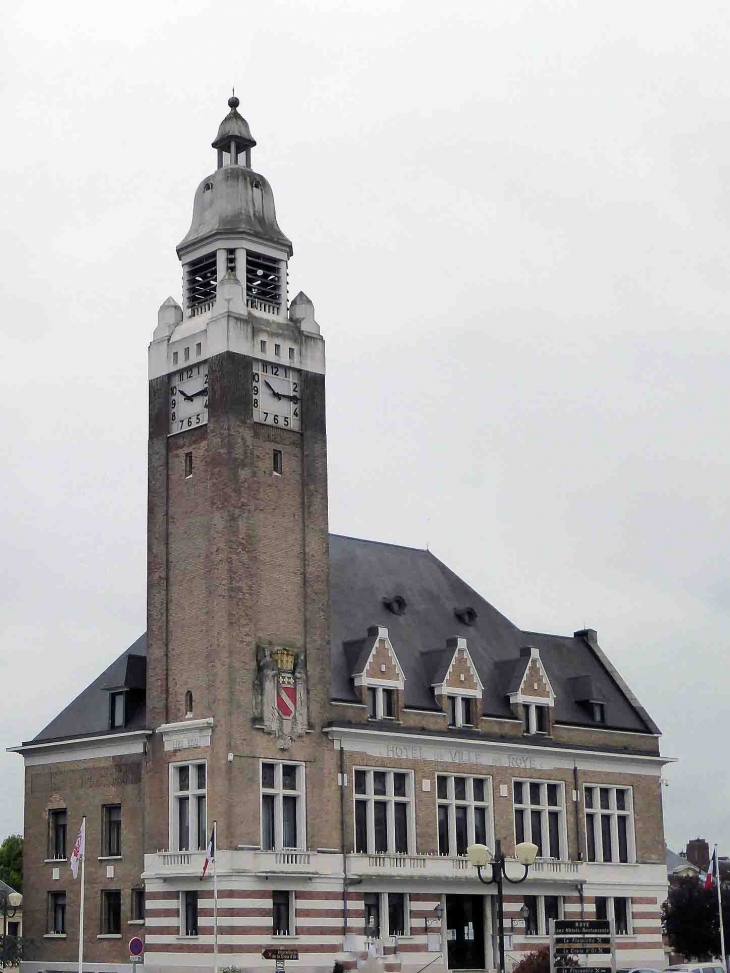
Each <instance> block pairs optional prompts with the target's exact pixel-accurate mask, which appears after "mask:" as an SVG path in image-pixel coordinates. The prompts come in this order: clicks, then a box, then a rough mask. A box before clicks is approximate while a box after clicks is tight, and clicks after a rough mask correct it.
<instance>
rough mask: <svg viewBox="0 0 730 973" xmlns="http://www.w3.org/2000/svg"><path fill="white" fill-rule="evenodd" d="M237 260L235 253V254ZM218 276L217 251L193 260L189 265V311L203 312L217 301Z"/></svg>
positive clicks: (190, 312)
mask: <svg viewBox="0 0 730 973" xmlns="http://www.w3.org/2000/svg"><path fill="white" fill-rule="evenodd" d="M234 260H235V255H234ZM216 277H217V263H216V253H215V250H214V251H213V253H208V254H206V255H205V256H204V257H198V259H197V260H191V261H190V263H189V264H188V266H187V274H186V278H187V293H186V304H187V307H188V313H189V314H191V315H193V314H201V313H202V311H203V310H207V308H208V306H209V305H210V304H212V303H213V301H215V289H216Z"/></svg>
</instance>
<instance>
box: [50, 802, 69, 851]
mask: <svg viewBox="0 0 730 973" xmlns="http://www.w3.org/2000/svg"><path fill="white" fill-rule="evenodd" d="M67 821H68V816H67V811H66V808H58V809H56V810H53V811H49V812H48V857H49V858H57V859H61V858H65V857H66V827H67Z"/></svg>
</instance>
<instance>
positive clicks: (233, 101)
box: [228, 88, 241, 108]
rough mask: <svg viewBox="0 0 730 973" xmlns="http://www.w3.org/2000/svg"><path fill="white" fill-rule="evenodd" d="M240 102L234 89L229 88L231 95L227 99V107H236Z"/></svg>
mask: <svg viewBox="0 0 730 973" xmlns="http://www.w3.org/2000/svg"><path fill="white" fill-rule="evenodd" d="M240 104H241V102H240V101H239V100H238V98H236V89H235V88H231V97H230V98H229V99H228V107H229V108H238V106H239V105H240Z"/></svg>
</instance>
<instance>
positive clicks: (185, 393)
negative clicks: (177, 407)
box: [178, 387, 193, 402]
mask: <svg viewBox="0 0 730 973" xmlns="http://www.w3.org/2000/svg"><path fill="white" fill-rule="evenodd" d="M178 392H179V393H180V395H182V397H183V398H184V399H185V400H186V402H192V401H193V397H192V395H188V393H187V392H183V390H182V389H181V388H179V387H178Z"/></svg>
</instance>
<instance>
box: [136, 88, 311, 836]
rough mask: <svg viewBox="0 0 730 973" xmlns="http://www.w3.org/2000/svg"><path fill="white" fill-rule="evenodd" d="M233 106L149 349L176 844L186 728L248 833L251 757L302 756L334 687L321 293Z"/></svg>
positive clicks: (225, 805) (160, 703) (154, 831)
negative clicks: (299, 262) (305, 272)
mask: <svg viewBox="0 0 730 973" xmlns="http://www.w3.org/2000/svg"><path fill="white" fill-rule="evenodd" d="M228 105H229V107H230V111H229V113H228V115H226V117H225V118H224V120H223V121H222V122H221V125H220V127H219V130H218V135H217V137H216V139H215V141H214V142H213V148H214V149H215V150H216V154H217V168H216V170H215V172H213V173H212V174H211V175H209V176H206V178H205V179H204V180H203V181H202V182H201V183H200V185H199V186H198V188H197V190H196V193H195V199H194V203H193V218H192V224H191V226H190V229H189V231H188V233H187V235H186V236H185V237H184V239H183V240H182V242H181V243H180V244H179V245H178V247H177V253H178V256H179V258H180V262H181V264H182V268H183V300H182V305H180V304H178V303H177V302H176V301H175V300H173V299H172V298H168V300H167V301H165V303H164V304H163V305H162V307H161V308H160V311H159V317H158V325H157V328H156V329H155V332H154V336H153V340H152V342H151V344H150V348H149V406H150V412H149V509H148V607H147V614H148V636H147V637H148V682H147V714H148V726H150V727H154V728H155V729H156V730H157V731H158V732H157V733H155V734H154V736H153V738H152V740H151V743H150V747H149V751H148V758H147V759H148V761H149V762H150V764H151V766H150V768H149V769H150V770H152V773H151V774H150V777H149V786H148V788H147V802H146V803H147V810H148V816H147V820H148V822H149V823H150V826H149V829H148V831H147V834H146V836H145V844H146V847H147V850H148V851H152V850H155V849H156V848H161V847H166V846H167V830H168V814H167V799H166V798H165V799H164V800H163V796H164V794H165V793H166V790H165V789H166V786H167V780H168V778H169V779H172V778H171V777H170V774H171V772H172V771H171V770H170V768H168V767H167V766H166V765H167V764H169V763H170V762H171V760H172V755H173V754H175V753H176V754H177V757H176V759H179V757H180V754H179V743H180V740H181V739H182V738H183V737H185V738H186V739H187V741H188V742H187V744H186V746H187V749H188V751H189V755H190V757H191V758H196V756H198V757H200V759H201V760H202V759H204V760H205V766H207V784H206V789H207V812H206V813H207V816H208V818H210V819H213V818H216V819H217V821H218V843H219V847H221V848H225V847H229V848H235V847H236V846H238V845H241V844H246V843H252V842H255V838H256V835H255V834H254V833H253V829H256V832H257V829H258V824H257V823H256V821H255V817H256V816H255V815H254V814H253V813H252V814H251V815H248V816H246V815H245V814H244V815H242V814H241V801H242V795H243V794H244V793H245V792H246V791H247V790H248V788H255V793H257V792H258V778H257V776H256V775H257V774H258V762H257V761H252V760H247V759H245V755H248V756H249V757H251V756H253V755H256V756H258V757H266V756H272V755H276V754H277V753H279V754H280V753H281V751H282V750H286V751H288V752H289V753H290V754H291V756H292V757H293V758H296V759H302V760H306V759H307V758H308V752H309V750H310V749H312V748H313V747H314V743H313V736H312V733H311V731H312V730H313V729H315V728H318V727H319V726H321V723H322V721H323V718H324V710H325V707H326V705H327V701H328V698H329V687H330V667H329V553H328V529H327V452H326V449H327V444H326V433H325V355H324V341H323V339H322V337H321V335H320V329H319V326H318V325H317V323H316V321H315V319H314V308H313V306H312V303H311V301H310V300H309V299H308V298H307V297H306V296H305V295H304V294H303V293H300V294H299V295H298V296H297V297H296V298H295V299H294V300H293V301H291V303H289V301H288V295H287V280H288V276H287V267H288V261H289V259H290V258H291V255H292V244H291V242H290V240H289V239H288V238H287V237H286V236H285V235H284V234H283V233H282V231H281V230H280V229H279V226H278V223H277V220H276V213H275V209H274V197H273V193H272V190H271V187H270V185H269V183H268V182H267V180H266V179H265V178H264V176H262V175H260V174H259V173H258V172H256V171H254V169H252V167H251V153H252V150H253V148H254V147H255V145H256V142H255V140H254V139H253V137H252V135H251V131H250V129H249V126H248V123H247V121H246V120H245V119H244V118H243V117H242V116H241V115H240V114H239V112H238V106H239V100H238V98H236V97H232V98H230V99H229V101H228ZM239 756H240V757H241V759H239ZM254 765H255V766H254ZM202 814H203V812H202V811H201V815H202ZM247 817H248V818H249V819H250V820H242V818H244V819H246V818H247ZM186 827H187V825H186ZM190 827H191V829H196V828H197V831H198V832H199V833H200V835H204V834H205V832H206V825H205V822H204V821H202V820H198V821H197V822H195V821H193V820H192V818H191V820H190ZM249 829H251V830H252V833H251V834H250V835H249V834H248V830H249Z"/></svg>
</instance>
